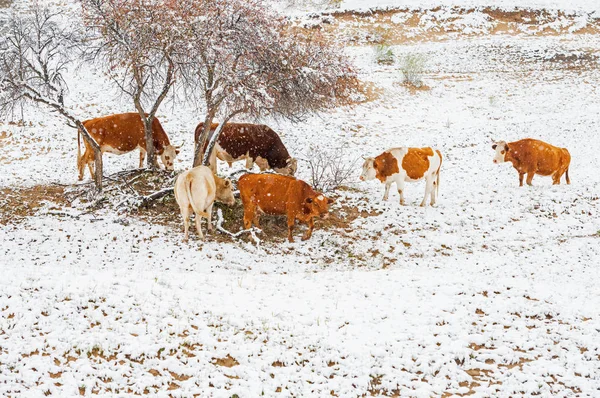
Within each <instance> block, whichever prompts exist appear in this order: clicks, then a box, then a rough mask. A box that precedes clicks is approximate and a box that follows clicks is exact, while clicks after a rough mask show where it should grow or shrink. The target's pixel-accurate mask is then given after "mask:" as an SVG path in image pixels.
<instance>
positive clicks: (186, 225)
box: [181, 209, 190, 242]
mask: <svg viewBox="0 0 600 398" xmlns="http://www.w3.org/2000/svg"><path fill="white" fill-rule="evenodd" d="M181 218H182V219H183V233H184V234H183V241H184V242H187V241H188V238H189V235H190V234H189V232H190V213H189V209H188V210H183V209H181Z"/></svg>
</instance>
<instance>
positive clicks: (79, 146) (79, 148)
mask: <svg viewBox="0 0 600 398" xmlns="http://www.w3.org/2000/svg"><path fill="white" fill-rule="evenodd" d="M79 169H81V130H79V129H77V170H79Z"/></svg>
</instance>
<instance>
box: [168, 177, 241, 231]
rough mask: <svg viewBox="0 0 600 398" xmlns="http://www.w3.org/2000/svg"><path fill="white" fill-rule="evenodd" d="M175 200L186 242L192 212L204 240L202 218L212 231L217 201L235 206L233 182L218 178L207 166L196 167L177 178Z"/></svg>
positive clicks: (197, 228)
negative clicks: (212, 220)
mask: <svg viewBox="0 0 600 398" xmlns="http://www.w3.org/2000/svg"><path fill="white" fill-rule="evenodd" d="M175 200H176V201H177V204H178V205H179V210H180V212H181V217H182V218H183V229H184V232H185V236H184V237H183V241H184V242H187V240H188V231H189V224H190V216H191V214H192V212H193V213H194V214H195V215H196V231H198V236H199V237H200V239H204V235H202V229H201V221H202V217H205V218H206V219H207V220H208V230H209V231H212V224H211V218H212V208H213V204H214V202H215V200H216V201H218V202H222V203H225V204H226V205H228V206H233V205H234V204H235V198H234V197H233V192H232V190H231V181H230V180H228V179H222V178H219V177H217V176H216V175H214V174H213V172H212V170H211V169H209V168H208V167H206V166H198V167H194V168H193V169H191V170H188V171H184V172H183V173H181V174H180V175H179V176H178V177H177V180H176V181H175Z"/></svg>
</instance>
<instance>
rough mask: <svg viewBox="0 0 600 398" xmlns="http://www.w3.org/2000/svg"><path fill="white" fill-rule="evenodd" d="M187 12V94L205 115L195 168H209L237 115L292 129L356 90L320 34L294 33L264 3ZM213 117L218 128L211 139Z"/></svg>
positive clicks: (206, 4) (217, 1) (218, 2)
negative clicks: (280, 121)
mask: <svg viewBox="0 0 600 398" xmlns="http://www.w3.org/2000/svg"><path fill="white" fill-rule="evenodd" d="M190 12H191V13H193V14H195V15H196V18H195V22H194V23H193V24H191V25H190V28H191V35H192V40H190V42H189V43H186V46H188V47H187V48H189V46H191V47H192V51H189V52H188V55H189V58H188V59H187V61H186V62H185V65H184V70H185V71H186V86H187V89H188V92H189V93H190V94H194V95H197V96H198V99H199V100H200V103H202V104H203V105H204V108H205V110H206V115H205V118H204V130H203V131H202V133H201V134H200V137H199V139H198V142H197V143H196V148H195V152H194V165H198V164H201V163H202V164H205V165H206V164H208V162H209V157H210V153H211V152H212V150H213V148H214V146H215V144H216V142H217V140H218V137H219V135H220V133H221V130H222V128H223V126H224V125H225V123H227V122H228V121H229V120H230V119H231V118H233V117H235V116H236V115H244V116H245V117H247V118H258V117H262V116H275V117H284V118H288V119H291V120H293V121H298V120H302V119H303V118H304V117H305V116H307V115H308V114H310V113H312V112H315V111H319V110H323V109H327V108H331V107H333V106H335V105H337V104H340V103H343V102H344V101H346V100H348V99H349V98H350V96H351V95H352V94H353V93H354V92H355V91H356V90H357V86H358V85H357V79H356V76H355V72H354V70H353V68H352V66H351V64H350V62H349V60H348V59H347V58H346V57H345V56H344V54H343V53H342V50H341V49H340V48H339V47H335V46H334V45H333V44H332V43H330V42H327V41H326V40H325V39H324V38H323V37H322V36H320V35H319V34H318V33H315V34H313V35H312V36H308V37H307V36H305V35H304V34H303V33H300V32H299V31H296V30H295V29H294V28H293V27H292V26H291V25H289V23H288V22H287V21H286V20H285V19H283V18H282V17H280V16H279V15H277V14H276V13H275V12H274V11H272V10H271V8H270V7H269V6H267V5H266V4H265V3H264V2H263V1H262V0H246V1H242V0H205V1H203V2H201V3H195V4H194V6H193V7H192V8H191V9H190ZM183 52H184V51H181V53H183ZM216 117H219V118H220V120H221V123H220V124H219V126H218V127H217V129H216V130H215V131H214V133H212V136H210V127H211V124H212V121H213V120H214V119H215V118H216ZM204 148H206V150H205V151H204Z"/></svg>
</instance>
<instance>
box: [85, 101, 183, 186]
mask: <svg viewBox="0 0 600 398" xmlns="http://www.w3.org/2000/svg"><path fill="white" fill-rule="evenodd" d="M83 125H84V126H85V129H86V130H87V131H88V133H89V134H90V135H91V136H92V138H93V139H94V140H95V141H96V142H97V143H98V145H99V146H100V150H101V151H102V153H104V152H109V153H114V154H117V155H122V154H124V153H127V152H131V151H133V150H135V149H139V150H140V168H141V167H143V166H144V158H145V157H146V133H145V132H144V123H143V122H142V118H141V117H140V115H139V113H122V114H118V115H110V116H105V117H99V118H96V119H90V120H86V121H85V122H83ZM152 138H153V140H154V149H155V150H156V154H157V155H158V156H160V159H161V161H162V163H163V165H164V166H165V169H167V170H173V165H174V161H175V157H176V156H177V154H178V153H179V150H178V149H177V148H175V147H174V146H173V145H171V143H170V142H169V137H168V136H167V133H165V130H163V128H162V125H161V124H160V121H159V120H158V119H157V118H154V121H153V122H152ZM84 144H85V152H84V153H83V156H82V155H81V143H80V142H79V135H78V136H77V168H78V169H79V180H82V179H83V173H84V170H85V166H86V165H87V166H88V168H89V170H90V174H91V176H92V178H94V169H93V166H94V151H93V149H92V148H91V147H90V146H89V145H88V143H87V142H85V141H84Z"/></svg>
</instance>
